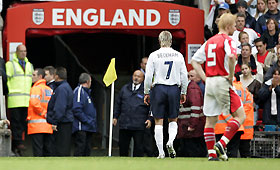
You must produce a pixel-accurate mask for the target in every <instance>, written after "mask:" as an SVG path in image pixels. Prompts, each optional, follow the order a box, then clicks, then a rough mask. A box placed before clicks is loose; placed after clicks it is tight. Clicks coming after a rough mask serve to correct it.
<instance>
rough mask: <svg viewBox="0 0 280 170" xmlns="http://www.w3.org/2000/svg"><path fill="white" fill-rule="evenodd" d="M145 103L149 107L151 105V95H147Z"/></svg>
mask: <svg viewBox="0 0 280 170" xmlns="http://www.w3.org/2000/svg"><path fill="white" fill-rule="evenodd" d="M144 103H145V104H146V105H148V106H149V104H150V95H149V94H145V97H144Z"/></svg>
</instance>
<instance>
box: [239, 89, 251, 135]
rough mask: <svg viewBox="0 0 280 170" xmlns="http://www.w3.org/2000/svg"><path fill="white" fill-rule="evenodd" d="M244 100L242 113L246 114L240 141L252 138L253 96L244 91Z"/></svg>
mask: <svg viewBox="0 0 280 170" xmlns="http://www.w3.org/2000/svg"><path fill="white" fill-rule="evenodd" d="M245 95H246V100H245V102H243V107H244V111H245V114H246V119H245V121H244V123H243V126H244V134H243V135H241V138H240V139H253V136H254V106H253V104H254V101H253V95H252V94H251V93H250V92H249V90H248V89H247V88H246V89H245Z"/></svg>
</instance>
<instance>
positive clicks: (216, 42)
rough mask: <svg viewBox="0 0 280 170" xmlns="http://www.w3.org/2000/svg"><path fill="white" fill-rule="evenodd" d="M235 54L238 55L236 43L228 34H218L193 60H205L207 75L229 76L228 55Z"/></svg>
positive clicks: (205, 44)
mask: <svg viewBox="0 0 280 170" xmlns="http://www.w3.org/2000/svg"><path fill="white" fill-rule="evenodd" d="M230 54H234V55H235V56H236V57H237V55H236V44H235V42H234V40H232V38H230V37H229V36H228V35H226V34H217V35H215V36H213V37H212V38H210V39H209V40H208V41H206V42H205V43H204V44H203V45H202V46H201V48H200V49H199V50H198V51H197V52H196V53H195V54H194V56H193V60H195V61H198V62H200V63H201V62H205V74H206V76H207V77H213V76H227V75H228V74H229V67H228V57H229V55H230Z"/></svg>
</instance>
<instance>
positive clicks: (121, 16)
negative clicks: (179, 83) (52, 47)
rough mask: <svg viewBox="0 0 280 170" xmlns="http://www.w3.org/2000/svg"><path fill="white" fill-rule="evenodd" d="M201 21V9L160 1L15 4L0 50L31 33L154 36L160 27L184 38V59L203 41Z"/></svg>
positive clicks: (10, 48) (11, 49)
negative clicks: (102, 32)
mask: <svg viewBox="0 0 280 170" xmlns="http://www.w3.org/2000/svg"><path fill="white" fill-rule="evenodd" d="M203 23H204V20H203V11H202V10H199V9H195V8H190V7H186V6H181V5H176V4H171V3H163V2H142V1H131V0H119V1H115V0H106V1H102V0H100V1H99V0H95V1H92V0H91V1H85V0H80V1H70V2H69V1H68V2H44V3H29V4H18V5H15V6H14V7H12V8H9V9H8V12H7V17H6V25H5V28H4V37H3V38H4V41H3V42H4V53H5V56H6V57H7V58H9V56H11V54H12V53H13V52H15V47H16V46H17V45H18V44H19V43H25V41H26V37H32V36H48V35H55V34H67V33H73V32H90V33H94V32H100V31H111V32H121V33H126V34H138V35H140V34H141V35H149V36H155V37H156V36H158V33H159V32H160V31H161V30H163V29H164V30H170V31H171V32H172V34H173V36H174V38H179V39H183V40H184V41H183V42H184V43H182V44H181V52H182V53H183V54H184V55H185V59H186V63H188V56H189V55H191V54H192V53H193V52H194V51H195V50H196V49H197V47H198V46H199V44H202V43H203V40H204V39H203ZM188 67H189V66H188Z"/></svg>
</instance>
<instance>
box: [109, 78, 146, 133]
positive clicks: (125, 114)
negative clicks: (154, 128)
mask: <svg viewBox="0 0 280 170" xmlns="http://www.w3.org/2000/svg"><path fill="white" fill-rule="evenodd" d="M131 86H132V83H128V84H126V85H124V86H123V87H122V89H121V91H120V93H119V96H118V99H117V101H116V104H115V109H114V118H116V119H118V123H119V128H120V129H128V130H144V129H145V126H146V125H145V121H146V120H147V119H148V115H149V107H148V106H147V105H146V104H145V103H144V84H143V83H142V84H141V86H140V87H139V89H137V90H135V91H132V89H131Z"/></svg>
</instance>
